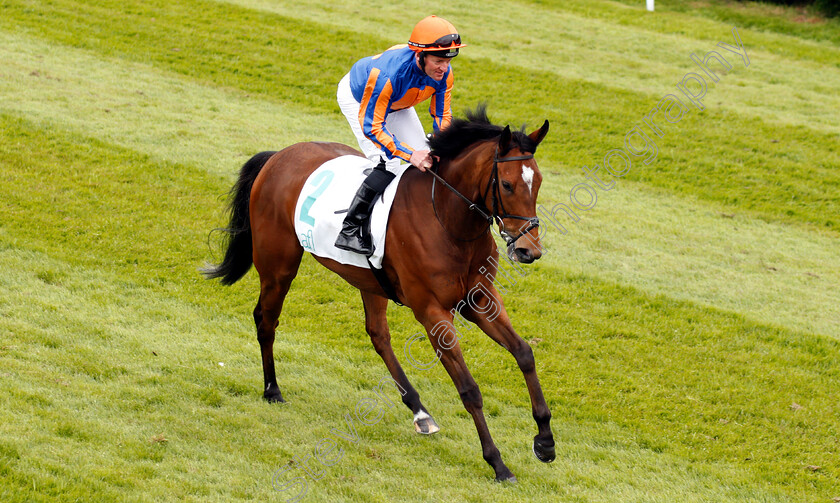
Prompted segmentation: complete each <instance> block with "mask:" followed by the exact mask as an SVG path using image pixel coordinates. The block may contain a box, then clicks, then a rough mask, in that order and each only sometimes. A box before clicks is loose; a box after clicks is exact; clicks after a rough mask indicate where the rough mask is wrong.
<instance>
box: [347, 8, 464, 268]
mask: <svg viewBox="0 0 840 503" xmlns="http://www.w3.org/2000/svg"><path fill="white" fill-rule="evenodd" d="M464 45H465V44H462V43H461V37H460V35H458V31H457V30H456V29H455V27H454V26H452V23H450V22H449V21H446V20H445V19H442V18H439V17H437V16H429V17H427V18H425V19H423V20H422V21H420V22H419V23H417V25H416V26H415V27H414V30H413V31H412V32H411V38H409V40H408V44H407V45H405V44H403V45H397V46H394V47H391V48H390V49H388V50H387V51H385V52H383V53H382V54H378V55H376V56H370V57H367V58H363V59H361V60H359V61H357V62H356V64H354V65H353V67H352V68H351V69H350V72H349V73H348V74H347V75H345V76H344V78H342V79H341V82H339V84H338V93H337V98H338V106H339V107H340V108H341V111H342V112H343V113H344V116H345V117H346V118H347V121H348V122H349V123H350V129H351V130H352V131H353V134H355V135H356V139H357V140H358V142H359V147H360V148H361V150H362V152H363V153H364V154H365V156H367V157H368V158H369V159H370V160H371V161H372V162H374V163H377V162H379V165H378V166H377V169H374V170H373V172H372V173H371V174H370V175H369V176H368V178H367V179H366V180H365V182H364V183H363V184H362V186H361V187H360V188H359V191H358V192H357V193H356V197H355V198H354V199H353V202H352V203H350V208H349V209H348V211H347V217H346V218H345V219H344V225H343V228H342V230H341V233H340V234H339V235H338V239H337V240H336V242H335V246H336V247H338V248H341V249H343V250H348V251H353V252H357V253H362V254H364V255H367V256H370V255H371V254H372V253H373V247H372V244H371V240H370V235H369V233H368V232H366V230H365V229H363V227H365V224H366V223H368V220H369V217H370V210H371V208H372V207H373V203H374V201H375V200H376V197H377V196H378V195H379V194H381V193H382V192H383V191H384V190H385V187H386V186H387V185H388V184H389V183H390V182H391V180H392V179H393V178H394V176H395V175H394V173H392V172H391V171H393V169H394V168H396V167H398V166H399V165H400V164H401V163H406V162H407V163H411V164H412V165H414V166H416V167H417V168H418V169H419V170H421V171H426V169H427V168H431V167H432V162H433V159H432V156H431V155H430V153H429V148H428V145H427V143H426V137H425V134H424V132H423V125H422V124H421V123H420V119H419V118H418V117H417V112H415V111H414V108H413V107H414V105H416V104H418V103H421V102H423V101H425V100H427V99H429V98H431V102H430V104H429V114H431V116H432V119H433V126H434V130H435V131H438V130H440V129H443V128H445V127H446V126H448V125H449V122H450V121H451V120H452V109H451V107H450V101H451V95H452V84H453V82H454V77H453V75H452V67H451V66H450V65H449V61H450V60H451V59H452V58H454V57H455V56H457V55H458V49H459V48H460V47H464ZM383 156H384V157H385V158H387V160H385V159H383ZM380 161H381V162H380ZM388 169H390V171H389V170H388Z"/></svg>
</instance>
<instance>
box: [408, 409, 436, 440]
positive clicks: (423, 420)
mask: <svg viewBox="0 0 840 503" xmlns="http://www.w3.org/2000/svg"><path fill="white" fill-rule="evenodd" d="M414 431H416V432H417V433H420V434H421V435H431V434H433V433H437V432H439V431H440V426H438V425H437V423H436V422H435V420H434V419H432V416H430V415H429V414H428V413H426V412H424V411H422V410H421V411H420V412H418V413H417V414H414Z"/></svg>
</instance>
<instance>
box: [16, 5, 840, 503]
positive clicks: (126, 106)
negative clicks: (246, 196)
mask: <svg viewBox="0 0 840 503" xmlns="http://www.w3.org/2000/svg"><path fill="white" fill-rule="evenodd" d="M643 4H644V2H641V1H639V2H635V1H629V0H628V1H623V2H609V1H584V0H579V1H563V2H559V1H550V0H545V1H538V0H532V1H527V0H519V1H514V2H509V1H505V2H503V1H501V0H490V1H487V2H481V3H477V2H455V3H452V4H450V5H447V6H445V7H442V8H441V9H439V10H438V12H437V14H439V15H441V16H443V17H446V18H448V19H450V20H451V21H453V22H454V23H455V24H456V26H458V27H459V29H460V31H461V33H462V35H463V37H464V39H465V41H466V42H467V43H468V44H469V46H468V47H467V48H465V49H464V50H463V51H462V54H461V56H459V57H458V58H457V59H456V60H455V61H454V67H455V72H456V88H455V91H454V99H453V102H454V108H455V112H456V114H460V113H462V112H463V110H465V109H466V108H470V107H474V106H475V105H477V104H478V103H480V102H487V103H488V106H489V113H490V116H491V118H492V119H493V120H494V121H495V122H497V123H501V124H506V123H510V124H512V125H514V126H515V127H518V126H519V125H521V124H522V123H523V122H525V123H527V124H529V126H528V127H529V129H534V128H536V127H537V126H539V125H540V124H541V123H542V121H543V120H545V119H548V120H549V121H550V122H551V131H550V132H549V135H548V137H547V138H546V140H545V141H544V142H543V144H542V145H541V146H540V149H539V151H538V152H537V160H538V163H539V166H540V168H541V170H542V172H543V176H544V182H543V186H542V189H541V192H540V200H539V202H540V204H541V205H542V206H543V207H544V208H546V209H550V208H552V207H553V206H554V205H556V204H558V203H566V204H569V198H570V190H571V189H572V188H573V187H575V186H576V185H577V184H580V183H584V182H586V183H590V184H592V182H591V181H589V180H587V179H586V178H585V177H584V173H583V171H582V170H581V168H582V167H583V166H589V167H590V168H591V167H592V166H593V165H598V164H602V163H603V158H604V155H605V154H606V153H607V152H609V151H610V150H612V149H616V148H621V147H623V146H624V141H625V135H626V134H627V133H628V132H629V131H630V130H631V129H632V128H633V127H634V126H637V125H640V126H641V127H642V128H644V127H647V126H645V124H644V122H643V118H644V117H645V115H646V114H648V112H649V111H650V109H651V108H653V107H654V106H656V105H657V103H658V102H659V101H660V99H662V97H663V96H665V95H667V94H675V93H679V91H678V90H677V88H676V87H675V86H676V84H678V83H679V82H680V81H681V79H682V78H683V76H684V75H685V74H687V73H688V72H701V71H700V70H699V69H698V68H697V67H696V66H695V65H694V63H692V60H691V57H690V56H691V54H692V53H695V54H698V55H700V56H703V55H705V54H706V53H708V52H709V51H712V50H717V51H719V52H720V53H721V54H723V55H724V56H725V57H726V58H727V60H728V62H729V63H731V66H732V68H731V69H730V70H726V71H721V70H719V72H718V76H719V81H718V82H716V83H709V85H708V88H707V90H706V96H705V97H704V99H703V103H704V105H705V110H703V111H700V110H698V109H697V108H696V107H691V109H690V111H688V112H687V113H686V114H685V115H684V117H682V119H681V120H680V121H679V122H677V123H674V124H668V128H667V129H666V130H665V131H664V135H663V137H661V138H660V137H655V138H653V140H654V141H655V143H656V144H657V157H656V158H655V159H653V160H651V162H650V163H649V164H644V162H643V161H642V158H640V157H634V158H633V164H632V168H631V169H630V170H629V172H628V173H627V174H626V175H625V176H624V177H622V178H618V179H616V180H615V186H614V187H613V188H612V189H611V190H601V189H598V188H597V187H596V189H597V202H594V201H593V204H594V207H593V208H592V209H590V210H588V211H580V212H579V216H580V220H579V221H578V222H576V223H575V222H572V221H571V220H569V219H566V218H565V217H564V216H563V215H564V213H562V212H560V214H559V215H558V220H557V223H558V224H560V225H562V226H563V228H564V229H565V231H566V232H565V234H564V233H562V232H561V230H560V228H559V227H555V226H552V225H551V224H546V223H545V221H544V227H545V240H544V244H545V248H546V253H545V256H544V257H543V259H541V260H540V261H538V262H537V263H535V264H533V265H530V266H527V268H525V269H523V271H525V275H524V276H522V277H520V276H516V277H517V278H518V281H517V283H516V284H515V285H511V284H505V283H503V286H504V288H505V292H504V297H505V302H506V305H507V307H508V310H509V312H510V314H511V318H512V319H513V322H514V326H515V327H516V328H517V330H518V331H519V333H520V334H521V335H522V336H523V337H524V338H525V339H526V340H528V341H530V342H531V344H532V347H533V349H534V353H535V357H536V361H537V371H538V373H539V375H540V378H541V381H542V384H543V388H544V391H545V394H546V398H547V400H548V403H549V406H550V408H551V410H552V414H553V421H552V424H553V431H554V433H555V440H556V442H557V460H556V461H555V462H554V463H553V464H551V465H543V464H541V463H539V462H538V461H537V460H536V459H534V457H533V454H531V452H530V440H531V437H532V436H533V435H534V434H535V432H536V429H535V426H534V424H533V419H532V418H531V410H530V405H529V400H528V396H527V391H526V389H525V386H524V382H523V380H522V377H521V373H520V372H519V370H518V368H517V366H516V364H515V362H514V361H513V358H512V357H511V356H510V355H509V354H507V353H506V352H505V351H504V350H502V349H501V348H499V347H498V346H496V345H495V344H494V343H493V342H492V341H490V340H489V339H488V338H487V337H486V336H484V335H483V334H481V333H480V331H479V330H478V329H476V328H475V327H472V328H466V329H465V330H464V339H463V340H462V348H463V351H464V354H465V357H466V361H467V364H468V365H469V367H470V369H471V371H472V372H473V375H474V376H475V378H476V380H477V382H478V384H479V386H481V389H482V392H483V394H484V405H485V413H486V414H487V417H488V423H489V427H490V430H491V433H492V434H493V435H494V439H495V440H496V442H497V444H498V446H499V449H500V450H501V453H502V457H503V459H504V460H505V461H506V462H507V464H508V465H509V466H510V468H511V470H512V471H513V472H514V473H515V474H516V476H517V477H518V479H519V483H518V484H517V485H507V484H505V485H500V484H496V483H493V481H492V470H491V469H490V468H489V466H488V465H487V464H486V463H485V462H484V460H483V459H482V457H481V451H480V448H479V444H478V438H477V435H476V433H475V428H474V426H473V424H472V420H471V418H470V417H469V415H468V414H467V413H466V412H465V411H464V409H463V406H462V405H461V403H460V400H459V398H458V395H457V393H456V391H455V389H454V386H453V385H452V383H451V381H450V380H449V378H448V376H447V375H446V373H445V372H444V371H443V370H442V368H441V367H440V366H437V367H435V368H433V369H431V370H418V369H415V368H412V367H411V366H410V365H409V364H408V362H407V361H406V360H405V357H404V356H403V346H404V345H405V343H406V341H407V340H408V339H409V338H410V337H411V336H412V335H413V334H415V333H416V332H418V331H419V329H420V326H419V325H418V324H417V323H416V322H415V321H414V320H413V317H412V315H411V313H410V311H408V310H407V309H405V308H397V307H396V306H393V305H392V306H391V307H390V308H389V314H390V318H391V328H392V335H393V345H394V348H395V351H396V352H397V355H398V357H400V358H401V360H402V361H403V365H404V366H405V368H406V371H407V373H408V376H409V379H411V380H412V382H413V383H414V385H415V386H416V387H417V389H418V391H419V392H420V394H421V398H422V399H423V401H424V403H425V404H426V405H427V407H428V408H429V409H430V412H431V413H432V414H433V415H434V417H435V418H436V420H437V421H438V423H439V424H440V425H441V428H442V429H441V431H440V433H438V434H436V435H434V436H431V437H421V436H419V435H417V434H415V433H414V432H413V428H412V425H411V417H410V414H409V413H408V411H407V410H405V409H404V408H403V407H402V406H401V405H399V406H398V407H394V408H389V409H387V410H386V413H385V416H384V417H383V418H382V420H381V421H380V422H379V423H378V424H375V425H370V426H362V425H359V424H358V423H357V433H358V438H357V439H355V441H345V440H341V441H339V447H340V448H342V449H343V451H342V452H343V457H342V458H341V460H340V462H338V463H336V464H335V465H333V466H331V467H328V468H323V473H316V475H319V476H320V478H319V479H317V480H315V477H313V476H311V475H310V476H305V475H304V472H303V468H302V467H301V466H300V462H299V461H300V460H302V459H304V458H306V457H307V456H309V455H312V453H313V452H314V451H315V448H316V445H317V444H318V443H319V441H320V440H321V439H324V438H330V436H331V434H332V431H333V430H337V431H342V430H344V431H346V430H347V426H346V418H345V415H346V414H353V412H354V409H355V406H356V404H357V403H359V401H360V400H363V399H365V398H367V397H370V396H371V395H372V391H371V390H372V389H373V388H374V387H375V386H376V385H377V383H378V382H379V381H380V379H382V378H383V377H384V376H386V375H387V371H386V369H385V366H384V365H383V364H382V362H381V360H380V359H379V357H378V356H377V354H376V352H375V351H374V350H373V347H372V345H371V344H370V342H369V340H368V338H367V336H366V335H365V333H364V321H363V314H362V311H361V302H360V300H359V297H358V294H357V293H356V292H355V291H354V290H353V289H352V288H350V287H349V286H347V285H346V284H344V283H343V282H342V281H341V280H340V279H338V278H337V277H335V276H333V275H332V274H331V273H329V272H328V271H326V270H325V269H323V268H321V267H320V266H318V265H317V264H316V263H315V262H314V260H312V259H311V258H308V257H307V258H306V259H305V260H304V262H303V265H302V266H301V271H300V274H299V277H298V279H297V280H296V281H295V283H294V285H293V287H292V291H291V293H290V295H289V297H288V300H287V303H286V306H285V308H284V312H283V315H282V317H281V320H280V327H279V330H278V338H277V342H276V344H275V354H276V357H277V366H278V379H279V383H280V387H281V389H282V391H283V393H284V396H285V397H286V399H287V400H288V401H289V403H288V404H285V405H280V406H278V405H269V404H267V403H264V402H263V401H262V400H261V387H262V373H261V366H260V359H259V351H258V346H257V343H256V338H255V335H254V329H253V323H252V321H251V314H250V313H251V310H252V309H253V305H254V302H255V301H256V296H257V289H258V284H257V278H256V275H255V274H254V273H253V272H251V273H250V274H249V275H248V276H246V278H245V279H243V280H242V281H241V282H240V283H237V284H236V285H234V286H233V287H222V286H220V285H219V284H217V283H212V282H208V281H205V280H203V279H202V278H201V276H200V275H199V273H198V268H199V267H201V266H203V265H204V264H205V262H207V261H213V260H218V258H219V255H220V250H219V249H218V240H217V237H218V236H214V235H211V236H210V239H209V240H208V234H209V232H210V231H211V230H212V229H213V228H216V227H220V226H223V225H224V224H225V216H224V214H223V207H224V204H225V200H224V196H225V195H226V192H227V190H228V189H229V188H230V186H231V184H232V183H233V181H234V179H235V176H236V173H237V170H238V168H239V166H240V165H241V164H242V163H243V162H244V161H245V160H247V158H248V157H249V156H250V155H251V154H253V153H255V152H257V151H259V150H266V149H279V148H282V147H284V146H286V145H289V144H291V143H294V142H296V141H304V140H333V141H340V142H344V143H348V144H351V145H352V142H353V138H352V136H351V135H350V132H349V130H348V128H347V127H346V124H345V122H344V118H343V117H342V116H341V115H340V113H339V112H338V110H337V106H336V104H335V100H334V93H335V91H334V89H335V84H336V82H337V81H338V80H339V78H340V77H341V76H342V75H343V74H344V73H345V72H346V71H347V69H348V68H349V66H350V65H351V64H352V62H353V61H354V60H355V59H357V58H358V57H361V56H363V55H366V54H370V53H374V52H377V51H380V50H382V49H385V48H387V47H389V46H390V45H393V44H395V43H399V42H400V41H402V40H403V39H404V38H405V36H406V34H407V33H408V32H410V30H411V26H412V24H413V23H414V22H415V21H416V20H417V19H420V18H422V17H423V16H425V15H426V14H428V13H429V12H428V10H427V9H428V8H427V6H426V4H424V3H422V2H419V1H414V0H411V1H408V2H401V3H398V4H392V3H387V2H368V3H366V4H365V5H364V6H363V5H360V4H358V3H353V2H338V3H336V2H327V1H324V0H313V1H311V2H307V4H306V5H305V6H302V5H300V4H299V3H293V2H290V1H285V0H280V1H268V0H231V1H218V2H214V1H192V0H185V1H179V2H174V3H173V2H163V1H156V0H155V1H144V2H139V1H128V2H125V1H122V2H116V1H107V0H101V1H97V2H71V1H63V0H60V1H43V2H30V1H23V0H21V1H10V0H0V12H2V16H0V63H2V65H0V97H2V99H1V100H0V217H1V218H0V271H1V272H2V273H0V501H4V502H5V501H10V502H18V501H19V502H24V501H26V502H28V501H56V500H59V501H174V500H186V501H225V502H227V501H251V500H260V501H285V500H287V499H288V498H290V497H291V496H292V495H293V493H294V492H289V491H287V492H280V491H277V490H276V488H277V487H279V486H282V484H283V483H284V482H286V481H288V480H291V479H292V478H293V477H304V476H305V477H306V480H307V481H308V487H307V489H308V490H307V493H306V495H305V497H304V501H569V502H600V501H610V502H614V501H638V502H659V501H663V502H665V501H668V502H670V501H697V502H700V501H716V502H718V501H720V502H787V501H804V502H829V501H832V499H836V498H840V482H838V480H840V465H838V463H837V459H838V451H840V443H838V442H840V440H838V439H840V405H838V401H837V391H836V390H837V383H838V378H840V294H838V289H837V285H838V283H840V246H838V244H840V195H838V193H840V173H838V169H837V168H838V167H840V143H838V139H840V136H839V135H840V115H838V114H837V110H838V108H840V95H838V93H837V91H836V90H837V89H838V87H839V86H840V49H838V48H837V47H838V43H839V42H840V35H838V34H839V33H840V23H838V21H831V20H825V19H821V18H819V17H816V16H814V15H813V14H812V13H809V12H807V11H801V10H793V9H784V8H778V7H768V6H765V5H760V4H753V3H730V2H725V1H696V2H664V1H660V2H657V11H656V12H655V13H652V14H651V13H646V12H645V11H644V8H643ZM733 27H737V33H738V36H739V37H740V40H741V41H742V42H743V46H744V47H745V49H746V53H747V55H748V58H749V65H748V66H747V65H746V64H745V63H746V62H745V61H744V60H742V59H741V58H740V57H739V56H738V55H736V54H734V53H732V52H729V51H726V50H725V49H722V48H721V47H720V46H718V43H720V42H722V43H725V44H729V45H733V44H735V43H736V42H735V41H734V39H733V31H732V30H733ZM715 68H716V69H719V67H715ZM701 73H702V72H701ZM681 96H682V95H681ZM419 112H420V114H421V118H424V116H425V112H424V110H422V107H421V109H420V110H419ZM424 122H428V121H426V120H425V118H424ZM427 127H428V124H427ZM647 131H648V134H650V131H649V130H647ZM602 173H603V172H602ZM514 274H515V273H514ZM418 348H421V347H420V346H418ZM421 351H425V353H422V354H425V355H427V356H428V355H430V354H431V352H430V350H429V347H428V344H425V345H423V346H422V348H421ZM392 398H395V397H392ZM296 459H297V460H298V461H295V460H296ZM313 462H314V461H313V460H312V459H310V461H309V463H310V464H311V463H313ZM290 463H291V464H290ZM316 466H317V465H316ZM284 467H290V470H289V471H287V472H284V473H283V474H282V475H281V476H280V477H278V478H277V479H275V477H274V475H275V474H276V473H278V470H282V469H283V468H284Z"/></svg>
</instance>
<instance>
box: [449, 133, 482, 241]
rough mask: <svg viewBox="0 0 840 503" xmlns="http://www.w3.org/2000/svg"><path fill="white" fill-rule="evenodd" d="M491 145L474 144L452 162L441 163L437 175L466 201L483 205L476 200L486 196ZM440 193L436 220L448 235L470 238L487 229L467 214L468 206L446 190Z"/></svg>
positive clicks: (476, 215)
mask: <svg viewBox="0 0 840 503" xmlns="http://www.w3.org/2000/svg"><path fill="white" fill-rule="evenodd" d="M494 145H495V144H492V143H484V144H477V145H476V146H474V147H471V148H469V149H468V150H467V151H466V152H464V153H463V154H461V155H459V156H458V157H456V158H455V159H451V160H445V161H443V162H442V163H441V168H440V172H439V174H440V175H441V177H442V178H443V179H444V180H446V181H447V182H448V183H449V184H450V185H452V187H454V188H455V190H457V191H458V192H460V193H461V194H462V195H464V196H465V197H467V198H468V199H469V200H470V201H473V202H474V203H477V204H479V205H484V201H483V200H480V198H481V196H482V195H485V196H486V194H485V190H486V188H487V185H488V182H489V181H490V176H491V173H490V171H491V168H492V165H493V153H494ZM441 189H442V190H440V191H439V192H440V194H439V195H438V196H436V198H435V199H436V201H437V202H438V205H439V206H438V218H439V219H440V220H441V222H443V223H444V226H445V227H446V229H447V230H448V231H449V232H450V233H451V234H452V235H455V236H459V237H462V238H471V237H475V236H476V234H477V233H479V232H480V231H481V230H482V229H484V228H486V227H487V221H486V220H485V219H484V217H482V216H481V214H480V213H478V212H477V211H475V210H470V209H469V205H468V204H467V203H466V202H465V201H464V200H463V199H461V198H460V197H458V196H457V195H456V194H454V193H452V191H450V190H449V189H447V188H445V187H441Z"/></svg>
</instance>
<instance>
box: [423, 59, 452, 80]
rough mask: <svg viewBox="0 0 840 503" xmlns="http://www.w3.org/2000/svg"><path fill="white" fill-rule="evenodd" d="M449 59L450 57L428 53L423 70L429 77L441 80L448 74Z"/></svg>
mask: <svg viewBox="0 0 840 503" xmlns="http://www.w3.org/2000/svg"><path fill="white" fill-rule="evenodd" d="M449 59H450V58H441V57H440V56H432V55H431V54H427V55H426V64H425V68H423V71H424V72H425V73H426V75H428V76H429V77H431V78H433V79H435V80H437V81H440V80H441V79H443V76H444V75H445V74H446V71H447V70H449Z"/></svg>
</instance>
